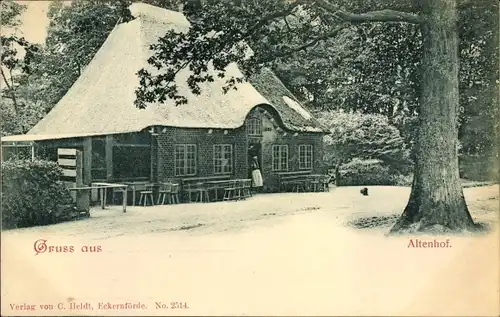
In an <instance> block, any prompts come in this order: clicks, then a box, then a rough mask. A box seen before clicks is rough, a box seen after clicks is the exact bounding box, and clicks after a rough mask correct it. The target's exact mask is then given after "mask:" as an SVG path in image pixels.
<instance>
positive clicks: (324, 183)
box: [321, 175, 332, 192]
mask: <svg viewBox="0 0 500 317" xmlns="http://www.w3.org/2000/svg"><path fill="white" fill-rule="evenodd" d="M331 179H332V177H331V176H330V175H325V176H324V177H323V178H322V179H321V189H322V191H324V192H329V191H330V180H331Z"/></svg>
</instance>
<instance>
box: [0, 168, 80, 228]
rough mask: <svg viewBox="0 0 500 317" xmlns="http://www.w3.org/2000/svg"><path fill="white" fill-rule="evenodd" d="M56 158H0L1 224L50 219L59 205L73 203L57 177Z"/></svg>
mask: <svg viewBox="0 0 500 317" xmlns="http://www.w3.org/2000/svg"><path fill="white" fill-rule="evenodd" d="M61 176H62V170H61V168H60V167H59V166H58V165H57V163H55V162H49V161H41V160H37V161H33V162H32V161H29V160H8V161H5V162H2V193H1V195H2V227H3V228H11V227H28V226H36V225H45V224H49V223H53V222H54V221H56V220H57V219H56V218H55V215H56V214H57V212H58V211H59V208H60V206H62V205H67V204H72V200H71V197H70V196H69V193H68V191H67V190H66V189H65V188H64V186H63V185H62V183H61V182H60V181H59V179H60V177H61Z"/></svg>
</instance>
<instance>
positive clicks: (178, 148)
mask: <svg viewBox="0 0 500 317" xmlns="http://www.w3.org/2000/svg"><path fill="white" fill-rule="evenodd" d="M174 168H175V176H189V175H195V174H196V145H195V144H176V145H175V148H174Z"/></svg>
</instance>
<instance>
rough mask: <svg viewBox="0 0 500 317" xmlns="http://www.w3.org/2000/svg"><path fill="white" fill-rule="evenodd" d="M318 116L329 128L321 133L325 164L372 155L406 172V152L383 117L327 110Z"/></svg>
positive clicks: (372, 157) (335, 163) (392, 128)
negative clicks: (323, 135) (322, 134)
mask: <svg viewBox="0 0 500 317" xmlns="http://www.w3.org/2000/svg"><path fill="white" fill-rule="evenodd" d="M318 120H319V121H320V122H321V123H322V124H323V125H325V126H326V127H327V128H328V129H329V131H330V134H329V135H326V136H325V137H324V155H325V161H326V162H327V163H328V164H329V165H331V166H333V165H342V164H345V163H348V162H350V161H352V160H353V159H359V160H367V159H376V160H378V161H379V162H380V163H381V164H382V165H385V166H391V169H393V170H398V171H400V170H406V171H405V172H408V171H407V170H408V167H409V166H410V165H411V164H410V161H409V158H408V157H409V152H408V150H407V149H406V148H405V145H404V140H403V138H402V137H401V135H400V133H399V131H398V129H397V128H396V127H394V126H392V125H391V124H390V123H389V120H388V119H387V117H384V116H382V115H376V114H362V113H360V112H344V111H329V112H324V113H322V114H321V115H320V116H319V117H318Z"/></svg>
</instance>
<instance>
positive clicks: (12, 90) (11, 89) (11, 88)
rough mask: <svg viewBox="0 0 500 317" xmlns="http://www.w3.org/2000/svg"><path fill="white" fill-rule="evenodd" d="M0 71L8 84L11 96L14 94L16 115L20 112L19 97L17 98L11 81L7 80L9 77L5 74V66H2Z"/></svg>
mask: <svg viewBox="0 0 500 317" xmlns="http://www.w3.org/2000/svg"><path fill="white" fill-rule="evenodd" d="M0 72H1V73H2V78H3V81H4V82H5V84H6V85H7V89H8V90H9V92H10V94H11V96H12V102H13V103H14V111H15V112H16V115H18V114H19V108H18V106H17V99H16V94H15V92H14V88H13V87H12V86H11V85H9V81H8V80H7V77H6V76H5V73H4V72H3V68H2V67H0Z"/></svg>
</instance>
